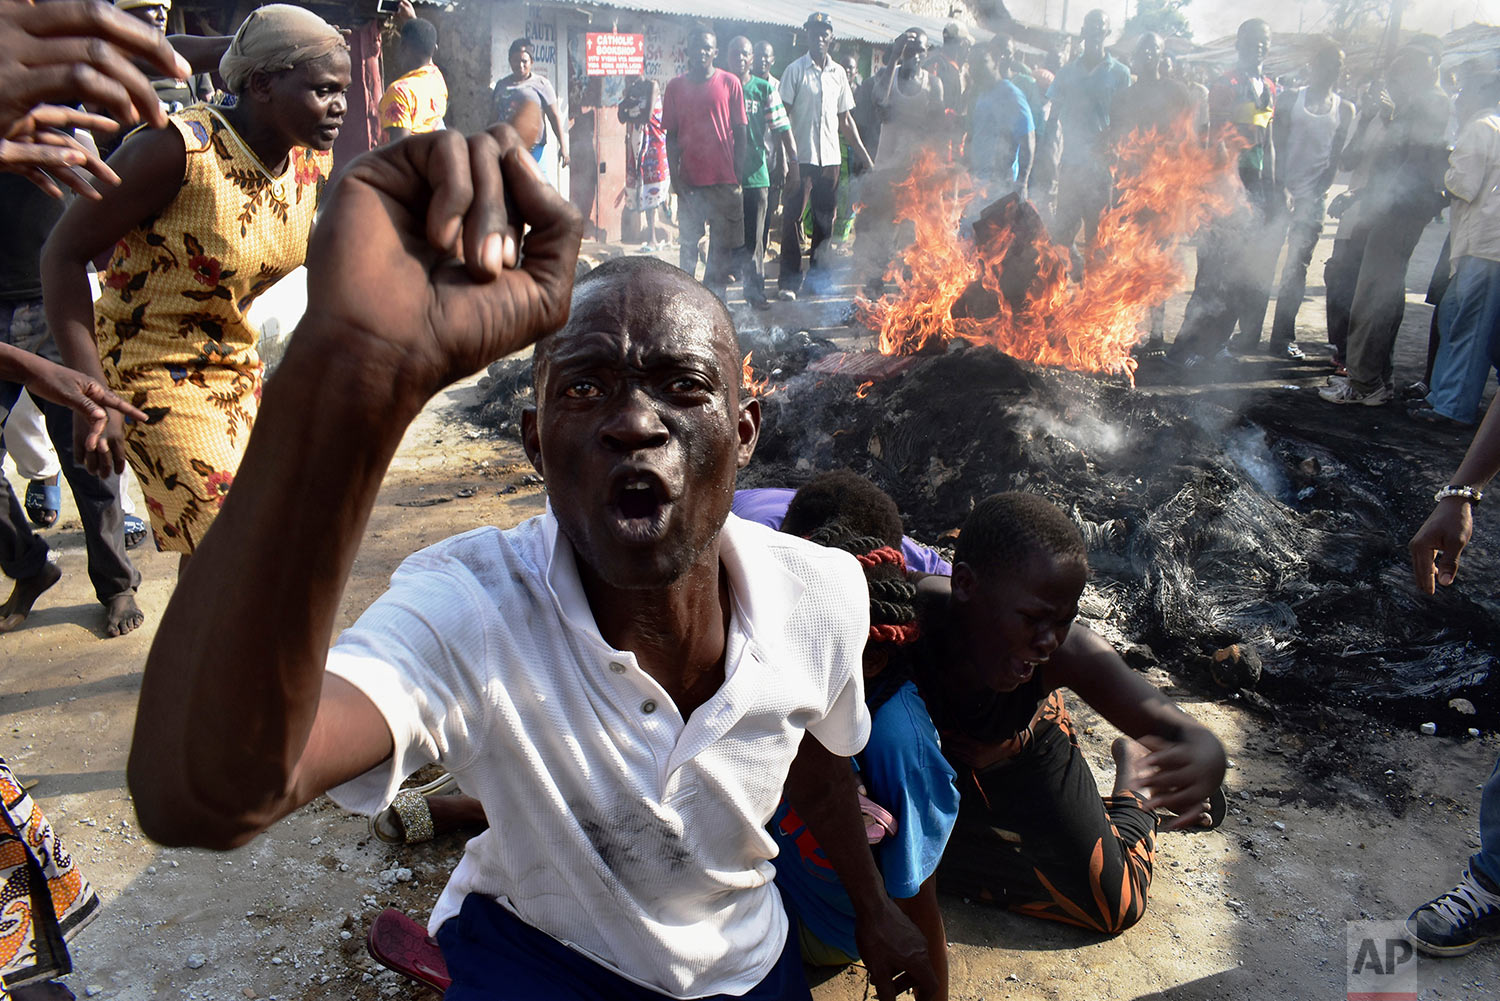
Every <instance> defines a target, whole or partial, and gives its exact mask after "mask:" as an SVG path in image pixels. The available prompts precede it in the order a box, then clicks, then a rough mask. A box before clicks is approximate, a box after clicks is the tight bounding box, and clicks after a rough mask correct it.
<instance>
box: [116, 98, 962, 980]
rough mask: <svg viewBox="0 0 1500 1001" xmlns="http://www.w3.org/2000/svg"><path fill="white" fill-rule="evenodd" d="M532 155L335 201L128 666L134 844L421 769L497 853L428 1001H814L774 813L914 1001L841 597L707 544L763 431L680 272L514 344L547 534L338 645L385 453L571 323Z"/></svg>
mask: <svg viewBox="0 0 1500 1001" xmlns="http://www.w3.org/2000/svg"><path fill="white" fill-rule="evenodd" d="M527 159H528V157H527V153H526V150H525V148H524V146H523V143H522V140H521V139H520V138H519V137H518V136H517V135H516V133H515V132H514V131H513V130H511V129H510V128H509V127H508V126H504V125H498V126H495V127H494V128H493V131H492V132H489V133H481V134H479V135H477V136H472V137H468V138H467V139H465V137H463V136H460V135H458V134H457V133H454V132H439V133H431V134H428V135H422V136H413V137H411V138H409V139H407V140H404V141H403V142H401V143H397V144H393V145H392V146H389V147H386V148H384V149H382V150H380V151H377V152H376V153H374V154H372V155H371V156H368V157H365V158H363V159H361V160H360V161H359V162H358V164H356V165H355V166H353V167H351V168H350V169H349V171H348V172H347V173H346V174H345V175H344V176H343V178H342V179H341V180H340V182H339V184H338V185H337V186H336V187H335V189H334V190H333V193H332V194H331V196H330V197H329V199H328V204H327V206H326V207H325V208H324V214H323V216H322V219H321V220H320V222H319V225H318V227H317V229H316V231H315V233H314V234H313V237H312V244H311V250H312V253H310V255H309V260H311V261H313V262H314V263H313V265H312V269H311V272H310V280H311V281H313V282H315V283H316V286H317V287H318V288H319V289H321V290H322V295H321V296H320V297H319V298H320V301H319V303H318V304H317V305H315V306H314V307H313V309H311V310H309V313H308V314H307V316H306V317H305V318H304V320H303V322H302V324H301V325H300V326H299V333H298V336H297V337H296V338H294V339H293V341H292V345H293V346H292V348H291V349H290V350H289V351H288V353H287V356H286V358H285V359H284V360H283V362H282V364H281V367H280V369H279V370H278V373H277V377H276V379H275V380H273V381H272V382H271V383H269V384H268V385H267V390H266V394H265V400H264V406H263V409H262V411H261V416H260V418H259V420H258V421H257V425H256V430H255V433H254V435H253V436H252V440H251V442H250V445H249V448H248V451H247V453H246V456H245V460H244V463H243V465H242V466H241V468H240V474H239V476H238V477H237V483H236V487H235V492H234V494H233V496H232V497H231V498H230V499H229V500H228V501H227V502H226V503H225V505H224V508H223V511H222V512H221V514H220V520H219V521H218V522H217V523H216V525H215V530H214V532H213V533H211V534H210V535H209V536H208V537H207V538H206V539H205V540H204V543H203V545H202V547H201V548H200V550H199V553H198V557H197V558H196V559H195V560H194V561H193V564H192V567H191V568H190V570H189V572H188V576H187V577H186V578H185V582H184V586H182V587H179V589H178V592H177V594H176V595H175V596H174V598H173V601H172V603H171V605H170V606H169V607H168V609H167V612H166V615H165V617H164V619H163V623H162V628H161V630H160V632H159V633H158V634H157V642H156V643H155V644H154V646H153V649H152V652H151V656H150V659H149V660H148V663H147V666H146V671H145V678H144V681H143V684H142V697H141V703H140V708H139V712H138V715H137V725H136V733H135V740H134V743H133V746H132V748H131V758H130V766H129V778H130V785H131V789H132V792H133V794H134V796H135V801H136V804H137V809H138V812H139V816H140V821H141V825H142V828H143V829H144V830H145V831H146V832H147V834H149V835H150V836H151V837H153V838H155V839H157V840H159V841H162V842H165V843H169V844H196V845H202V846H207V847H214V848H231V847H235V846H237V845H241V844H244V843H245V842H247V841H249V840H251V839H252V838H253V837H255V836H256V835H257V834H258V833H259V832H261V831H262V830H264V829H265V828H266V827H267V826H269V825H270V824H272V823H274V822H275V821H276V820H277V819H279V818H280V817H283V816H285V815H286V814H287V813H289V812H291V811H292V810H294V809H296V808H297V807H299V806H301V805H302V804H304V803H306V802H309V801H310V800H312V799H313V798H315V797H316V796H318V795H320V794H321V793H323V792H324V791H331V792H332V794H333V796H334V797H335V798H336V799H337V800H338V801H339V802H341V803H344V804H346V805H349V806H352V807H356V808H359V809H362V810H366V811H374V810H378V809H380V808H382V807H383V806H385V805H386V804H387V803H389V802H390V801H391V798H392V797H393V796H394V794H395V792H396V790H397V788H398V787H399V786H400V784H401V782H402V780H403V779H404V778H405V777H406V776H407V775H409V774H410V773H411V772H412V771H414V770H415V769H417V768H419V767H421V766H422V765H424V764H427V763H429V762H436V763H438V764H440V765H442V766H443V767H444V768H446V769H448V770H449V771H451V772H453V773H455V774H456V775H457V776H458V777H459V779H460V781H461V782H462V784H463V786H464V788H465V789H468V790H470V791H472V792H474V793H476V794H477V795H478V798H479V799H480V801H481V802H482V804H483V806H484V810H485V813H486V815H487V816H488V817H489V818H490V820H491V821H492V824H493V826H492V827H491V828H490V830H489V831H488V832H487V833H486V834H484V835H483V836H481V837H480V838H477V839H475V840H474V841H473V842H471V843H470V844H469V846H468V848H467V849H466V851H465V855H464V858H463V860H462V861H461V862H460V864H459V866H458V868H457V870H456V871H455V872H454V874H453V876H452V879H451V880H450V882H449V885H448V887H447V889H446V890H445V891H444V893H443V895H442V897H441V898H440V900H439V902H438V906H437V908H436V910H435V912H434V914H433V918H432V922H431V928H432V930H433V931H434V932H435V933H436V934H437V937H438V940H439V942H440V943H441V945H442V947H443V950H444V955H445V958H446V960H447V963H448V969H449V973H450V975H451V976H452V977H453V979H454V982H453V985H452V987H451V988H450V989H449V990H448V992H447V994H446V998H447V1001H476V999H498V998H501V997H503V998H517V997H520V998H533V997H547V998H559V999H562V998H577V999H582V998H599V997H608V998H611V999H615V998H622V999H637V1001H652V999H657V998H660V997H663V996H665V997H675V998H705V997H713V998H718V997H725V998H727V997H730V996H733V997H744V998H756V999H771V998H777V999H780V998H792V999H809V998H810V996H811V995H810V994H809V992H808V990H807V986H806V983H805V981H804V980H803V975H802V970H801V964H800V960H799V956H798V948H797V936H796V935H795V934H793V933H792V930H791V929H790V926H789V922H788V919H787V915H786V912H785V910H784V909H783V907H782V904H781V901H780V898H779V897H778V895H777V892H776V890H775V887H774V885H773V882H772V879H773V876H774V871H773V869H772V867H771V864H770V861H769V860H770V857H771V855H772V853H773V852H774V847H773V842H772V841H771V839H770V838H769V836H768V835H767V833H766V831H765V829H764V824H765V823H766V821H767V820H768V819H769V818H770V817H771V815H772V813H773V811H774V809H775V807H776V804H777V801H778V799H779V798H780V796H781V794H782V789H783V784H784V785H785V789H786V794H787V796H788V798H789V800H790V801H791V802H793V803H794V804H795V805H796V808H797V809H798V811H799V813H801V814H802V815H803V817H804V819H805V820H807V821H808V823H809V826H810V827H812V826H815V825H816V826H817V827H818V828H819V829H817V830H815V832H814V833H815V836H816V837H817V838H818V839H819V841H820V843H821V844H822V845H823V846H824V849H825V851H826V852H827V853H828V854H829V856H830V858H831V859H832V860H833V862H834V865H835V868H836V869H837V870H838V872H839V875H840V878H841V879H842V880H843V881H844V884H845V886H846V887H852V888H853V892H852V894H851V895H852V896H854V897H855V900H856V914H857V916H858V918H859V919H860V924H861V925H862V926H863V931H862V932H861V942H860V952H861V955H862V956H864V957H865V960H866V962H867V963H868V965H869V967H870V970H871V976H872V979H873V980H874V981H875V983H876V987H877V991H878V992H879V994H880V996H881V997H882V998H891V997H894V991H895V989H896V988H897V987H898V986H901V983H900V982H901V981H902V980H905V979H906V978H908V977H909V978H910V979H911V981H912V986H915V987H916V989H917V995H918V997H919V998H922V997H932V996H933V993H932V992H933V991H934V990H935V980H934V978H933V974H932V970H931V965H930V963H929V962H928V959H927V955H926V952H925V948H924V946H923V944H922V939H921V936H920V935H919V933H918V932H917V931H916V929H915V928H914V927H912V926H911V924H910V923H909V922H907V921H906V919H905V918H904V917H902V916H901V915H900V912H899V911H898V910H897V909H896V908H895V905H894V904H893V903H891V901H890V900H889V898H888V897H887V896H886V895H885V893H884V889H883V887H882V885H881V882H880V878H879V874H878V871H877V870H876V869H875V866H874V861H873V857H872V856H871V854H870V852H869V850H868V848H867V846H866V845H865V838H864V828H863V824H862V822H861V820H860V817H859V812H858V807H857V805H856V800H855V794H854V784H853V775H852V772H851V770H850V767H849V765H848V762H847V761H845V760H843V759H842V758H841V757H837V756H836V755H848V754H851V753H853V752H855V751H857V750H858V749H859V748H860V747H861V746H862V745H863V743H864V741H865V739H866V737H867V735H868V732H869V727H870V721H869V716H868V713H867V712H866V710H865V708H864V703H863V693H862V686H861V683H860V655H861V651H862V649H863V646H864V637H865V634H866V631H867V628H868V622H867V618H866V615H867V612H866V596H865V591H864V586H863V583H862V575H861V572H860V570H859V567H858V565H857V564H856V563H855V562H854V560H853V559H852V558H850V557H848V556H847V555H844V554H839V553H835V552H832V551H830V550H826V549H822V548H820V547H818V546H815V545H812V544H809V543H806V542H801V541H799V540H796V539H792V538H790V537H788V536H785V535H778V534H776V533H774V532H771V531H770V530H769V529H762V528H760V527H758V526H754V525H750V524H748V523H745V522H742V521H739V520H738V519H735V518H731V517H730V516H729V508H730V500H731V497H732V494H733V489H734V479H735V473H736V471H737V470H738V469H739V468H740V467H741V466H743V465H744V464H745V463H746V462H748V461H749V458H750V455H751V453H752V452H753V450H754V447H755V442H756V437H757V435H758V431H759V424H760V410H759V405H758V403H757V402H756V401H755V400H753V399H751V400H746V401H742V400H741V399H740V396H739V381H740V378H739V376H740V363H739V355H738V352H737V348H736V345H735V342H734V341H735V339H734V328H733V324H732V322H731V320H730V318H729V314H728V312H727V310H726V309H725V308H724V306H723V304H722V303H721V302H720V301H719V300H717V299H716V298H715V297H714V296H712V295H711V294H710V293H709V292H708V291H707V290H706V289H705V288H704V287H703V286H702V285H700V284H698V283H697V282H695V281H693V280H692V279H691V278H690V277H689V276H687V275H685V274H683V273H682V272H680V271H678V270H677V269H675V268H673V267H671V266H670V265H667V264H664V263H662V262H659V261H655V260H653V259H650V258H627V259H622V260H617V261H614V262H610V263H609V264H606V265H604V266H603V267H601V268H599V269H597V270H595V271H594V272H593V273H592V274H591V275H589V276H588V278H586V279H585V280H584V281H582V282H580V284H579V286H578V288H577V290H576V294H574V295H572V296H571V298H572V306H571V309H572V314H573V315H572V319H571V321H569V322H568V325H567V326H566V327H565V328H564V329H563V330H562V331H561V332H560V333H557V334H555V335H554V336H552V337H548V338H545V339H543V340H541V341H540V342H538V344H537V354H536V356H535V362H534V364H535V376H536V383H537V409H536V410H535V411H534V412H531V413H528V414H527V415H526V417H525V421H524V438H525V445H526V450H527V453H528V455H529V456H530V457H531V459H532V462H533V463H534V464H535V466H536V468H537V469H538V470H539V471H541V472H542V473H543V475H544V476H545V477H546V479H547V486H548V492H549V499H550V503H549V507H548V511H547V513H546V514H544V515H542V516H539V517H537V518H533V519H532V520H530V521H528V522H525V523H523V524H521V525H519V526H517V527H516V528H513V529H510V530H508V531H504V532H501V531H498V530H496V529H493V528H480V529H477V530H475V531H471V532H469V533H466V534H464V535H460V536H456V537H454V538H452V539H449V540H447V541H445V542H442V543H439V544H438V545H436V546H433V547H431V548H429V549H426V550H423V551H422V552H420V553H418V554H416V555H415V556H413V557H411V558H410V559H408V560H407V561H406V562H405V563H403V564H402V566H401V567H400V569H399V570H398V571H397V572H396V574H395V575H394V576H393V578H392V582H391V589H390V590H389V591H388V592H387V593H386V594H385V595H383V596H382V597H381V598H380V599H379V600H377V601H376V602H375V603H374V604H373V605H372V606H371V607H370V608H369V609H368V610H367V611H366V612H365V613H364V615H362V616H361V617H360V619H359V621H358V622H357V623H356V624H355V625H354V626H353V627H352V628H351V629H349V630H348V631H346V632H345V633H344V634H343V635H342V636H341V637H340V638H339V640H338V642H337V643H336V645H335V647H334V649H333V651H332V652H331V653H328V652H326V651H325V649H324V644H325V643H326V638H327V636H328V635H329V633H330V632H331V630H332V626H333V622H334V619H335V615H336V612H337V608H338V599H339V595H340V592H341V590H342V588H343V585H344V582H345V580H346V578H347V575H348V572H349V568H350V566H351V564H352V561H353V559H354V555H355V552H356V550H357V548H358V543H359V539H360V535H361V533H362V532H363V529H364V526H365V523H366V521H367V519H368V516H369V512H370V508H371V506H372V505H373V503H374V499H375V495H376V493H377V491H378V489H379V486H380V481H381V478H382V476H383V474H384V471H385V469H386V467H387V465H388V464H389V461H390V458H391V456H392V455H393V454H394V453H395V450H396V447H397V445H398V444H399V443H400V440H401V437H402V434H403V433H404V431H405V429H406V427H407V425H408V424H409V423H410V421H411V420H412V419H413V418H414V417H415V416H416V415H417V414H418V413H419V412H420V411H421V409H422V406H423V405H424V404H425V402H426V401H427V400H428V399H430V398H431V397H432V395H433V394H435V393H436V392H437V391H438V390H439V389H441V388H442V387H443V386H444V385H446V384H448V383H449V382H451V381H453V380H454V379H457V378H460V377H462V376H463V375H465V374H467V373H470V372H473V371H477V370H478V369H480V368H482V367H484V365H486V364H487V363H488V362H489V361H491V360H492V359H494V358H496V357H499V356H502V355H505V354H508V353H510V352H513V351H515V350H518V349H520V348H523V347H525V346H526V345H528V344H530V343H531V342H533V341H535V340H536V339H537V338H538V337H539V336H541V335H543V334H545V333H547V332H548V331H551V330H554V329H556V328H557V327H558V326H559V325H561V324H562V322H563V321H564V319H566V318H567V316H568V312H569V299H570V292H572V291H573V290H572V276H573V272H574V265H575V263H576V260H577V253H578V245H579V238H580V231H581V221H580V219H579V216H578V214H577V212H576V211H575V210H574V209H573V208H572V207H571V206H570V205H569V204H568V203H567V202H566V201H565V200H563V199H562V198H561V197H559V196H558V195H557V194H556V193H555V192H554V191H553V190H552V189H551V188H549V187H547V185H546V184H545V183H544V182H543V181H542V180H541V178H540V177H539V176H538V175H537V173H536V171H535V170H534V168H533V166H532V164H530V163H529V162H527ZM507 199H508V200H509V201H510V203H511V204H513V205H515V206H516V207H517V209H516V211H518V212H519V213H520V216H521V218H520V219H517V218H516V217H515V216H511V217H510V218H509V219H507V214H506V205H507ZM512 225H514V226H515V228H514V229H512V228H511V227H512ZM523 231H524V233H525V236H524V238H522V239H521V240H520V243H519V246H518V243H517V238H516V235H515V234H516V233H517V232H523ZM460 249H461V251H462V255H463V261H464V263H463V264H462V265H460V264H456V263H455V262H454V258H455V255H456V252H457V251H459V250H460ZM331 357H337V358H339V359H340V361H339V364H338V365H335V366H329V365H328V364H327V361H326V360H327V359H328V358H331ZM292 510H296V511H298V512H299V514H298V516H297V517H293V518H288V517H287V516H286V513H287V512H289V511H292ZM226 602H227V604H226ZM226 607H228V608H234V609H238V610H240V611H239V613H237V614H233V615H224V614H223V609H224V608H226ZM251 607H254V608H255V611H256V614H254V615H251V614H248V612H247V610H248V609H250V608H251ZM325 663H326V667H327V670H326V671H325ZM804 731H806V732H810V733H812V734H813V735H814V736H815V737H816V739H814V740H804V739H803V735H804ZM815 818H816V819H815ZM835 856H837V857H835Z"/></svg>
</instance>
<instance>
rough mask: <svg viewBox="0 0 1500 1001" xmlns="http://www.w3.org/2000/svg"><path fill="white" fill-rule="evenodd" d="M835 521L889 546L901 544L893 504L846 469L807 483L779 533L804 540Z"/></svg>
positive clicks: (799, 492)
mask: <svg viewBox="0 0 1500 1001" xmlns="http://www.w3.org/2000/svg"><path fill="white" fill-rule="evenodd" d="M835 521H842V522H844V523H845V524H847V525H848V526H849V527H850V528H852V529H854V530H855V531H856V532H858V533H859V534H860V535H867V536H873V537H874V538H877V539H879V540H880V541H882V542H884V543H885V544H886V545H888V546H899V545H901V512H900V511H899V510H898V509H897V507H896V502H895V501H893V500H891V499H890V497H889V496H887V495H886V493H885V491H883V490H881V489H880V488H879V487H877V486H876V485H875V484H873V483H871V482H870V481H869V480H867V479H865V478H864V477H863V476H860V475H859V474H858V473H856V472H854V471H853V470H849V469H835V470H833V471H832V472H829V473H822V474H820V475H818V476H815V477H813V478H812V479H811V480H808V481H807V483H806V484H804V485H803V487H802V489H800V490H798V491H797V493H796V495H795V496H794V497H793V498H792V502H791V504H790V505H788V507H787V509H786V520H785V521H783V522H782V524H781V530H782V531H783V532H790V533H791V534H792V535H801V536H803V537H806V536H809V535H812V534H813V533H814V532H815V531H817V530H818V529H820V528H822V527H823V526H825V525H827V524H830V523H831V522H835Z"/></svg>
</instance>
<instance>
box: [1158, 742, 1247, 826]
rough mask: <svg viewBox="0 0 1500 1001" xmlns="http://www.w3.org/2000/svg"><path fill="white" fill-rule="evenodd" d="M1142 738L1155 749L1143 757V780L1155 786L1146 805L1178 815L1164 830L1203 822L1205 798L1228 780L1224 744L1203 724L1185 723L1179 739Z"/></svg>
mask: <svg viewBox="0 0 1500 1001" xmlns="http://www.w3.org/2000/svg"><path fill="white" fill-rule="evenodd" d="M1139 739H1140V742H1141V743H1142V744H1144V745H1145V746H1146V749H1147V750H1148V751H1150V752H1151V753H1150V754H1148V755H1146V756H1145V757H1144V758H1142V759H1141V784H1142V785H1144V786H1145V787H1146V788H1147V789H1150V790H1151V798H1150V799H1149V800H1147V801H1146V808H1147V809H1148V810H1170V811H1172V812H1173V813H1175V814H1176V815H1177V816H1176V817H1174V818H1173V819H1172V820H1171V821H1170V822H1168V823H1167V824H1166V825H1165V826H1164V827H1163V830H1167V831H1179V830H1182V829H1183V828H1185V827H1196V826H1198V825H1199V824H1201V823H1202V820H1203V803H1204V801H1205V800H1207V799H1208V798H1209V797H1210V796H1212V795H1213V793H1214V791H1215V790H1216V789H1218V788H1219V785H1220V784H1221V783H1222V782H1223V781H1224V768H1225V766H1226V765H1227V764H1228V762H1227V760H1226V759H1225V757H1224V745H1223V744H1221V743H1219V739H1218V738H1217V737H1215V736H1214V735H1213V734H1212V733H1210V732H1209V731H1208V729H1207V728H1206V727H1204V726H1201V725H1191V726H1183V728H1182V731H1181V735H1180V736H1179V738H1178V739H1176V740H1168V739H1167V738H1165V737H1158V736H1155V735H1151V734H1148V735H1147V736H1144V737H1141V738H1139Z"/></svg>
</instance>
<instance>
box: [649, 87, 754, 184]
mask: <svg viewBox="0 0 1500 1001" xmlns="http://www.w3.org/2000/svg"><path fill="white" fill-rule="evenodd" d="M746 121H747V119H746V118H745V92H744V89H743V88H742V87H741V86H740V78H739V77H737V76H735V75H734V74H732V73H726V72H724V71H723V70H721V69H715V70H714V72H713V75H712V76H710V77H709V78H708V79H707V80H701V81H700V80H694V79H692V78H691V77H689V76H688V75H687V74H683V75H682V76H679V77H675V78H674V79H672V80H671V81H669V82H668V83H667V90H666V93H665V94H663V95H662V99H661V124H662V127H663V128H664V129H666V130H667V134H668V135H671V134H672V133H674V132H675V133H676V134H677V145H678V148H679V149H680V150H681V154H680V157H681V159H680V162H679V164H678V170H679V171H680V172H681V174H682V177H681V178H680V180H681V181H682V182H683V183H685V184H691V185H693V186H694V187H699V186H702V185H705V184H738V183H739V182H740V181H739V176H738V174H736V172H735V169H734V127H735V126H736V125H739V126H743V125H745V124H746Z"/></svg>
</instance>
